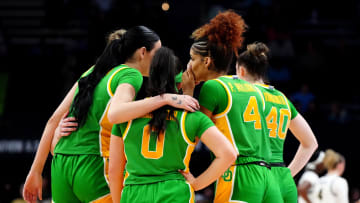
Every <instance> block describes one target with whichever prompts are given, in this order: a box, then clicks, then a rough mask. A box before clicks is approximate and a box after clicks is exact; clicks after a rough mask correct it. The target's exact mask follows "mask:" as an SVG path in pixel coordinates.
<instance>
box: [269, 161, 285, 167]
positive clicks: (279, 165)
mask: <svg viewBox="0 0 360 203" xmlns="http://www.w3.org/2000/svg"><path fill="white" fill-rule="evenodd" d="M270 166H271V167H286V165H285V163H284V162H273V163H270Z"/></svg>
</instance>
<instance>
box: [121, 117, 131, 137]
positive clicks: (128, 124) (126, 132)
mask: <svg viewBox="0 0 360 203" xmlns="http://www.w3.org/2000/svg"><path fill="white" fill-rule="evenodd" d="M131 124H132V120H130V121H129V122H128V123H127V125H126V128H125V132H124V134H123V140H124V142H125V139H126V136H127V135H128V133H129V129H130V126H131Z"/></svg>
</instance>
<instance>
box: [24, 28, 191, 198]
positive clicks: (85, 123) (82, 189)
mask: <svg viewBox="0 0 360 203" xmlns="http://www.w3.org/2000/svg"><path fill="white" fill-rule="evenodd" d="M160 46H161V42H160V39H159V37H158V36H157V34H156V33H155V32H153V31H152V30H150V29H149V28H146V27H144V26H136V27H133V28H131V29H130V30H129V31H127V32H126V33H125V34H124V35H123V36H122V37H120V38H115V39H114V40H112V41H111V42H110V43H108V45H107V47H106V48H105V50H104V52H103V54H102V55H101V56H100V57H99V59H98V60H97V62H96V64H95V66H94V67H93V68H91V69H89V71H87V72H86V73H84V74H83V76H82V77H81V79H80V80H79V81H78V82H77V83H76V84H75V85H74V86H73V88H72V89H71V90H70V92H69V93H68V94H67V96H66V97H65V99H64V101H63V102H62V103H61V104H60V106H59V107H58V109H57V110H56V111H55V113H54V115H53V116H52V118H51V119H50V120H49V122H48V124H47V126H46V128H45V131H44V134H43V137H42V140H41V142H40V145H39V148H38V151H37V155H36V157H35V160H34V163H33V165H32V168H31V170H30V172H29V175H28V177H27V180H26V182H25V186H24V192H23V195H24V199H25V200H27V201H29V202H35V201H36V199H37V197H39V199H41V189H42V184H41V181H42V178H41V173H42V170H43V167H44V164H45V161H46V158H47V155H48V153H49V149H50V145H51V142H52V140H54V139H53V135H54V131H55V129H56V127H57V126H58V124H59V122H60V120H61V118H62V116H63V115H64V114H66V112H68V111H69V110H70V107H71V111H70V117H71V116H74V117H76V121H77V122H78V124H79V126H80V127H78V130H77V131H76V132H75V133H74V135H71V136H68V137H66V138H64V139H60V141H59V143H58V144H57V145H56V147H55V151H54V153H55V155H54V158H53V162H52V196H53V198H54V201H55V202H79V201H81V202H90V201H95V200H99V201H105V202H106V201H111V197H110V194H109V193H110V190H109V187H108V185H107V179H106V172H107V169H106V168H107V157H108V154H109V152H108V148H109V146H108V145H109V139H110V131H111V129H112V124H111V123H110V122H109V120H108V117H107V116H106V115H107V114H108V112H110V111H108V109H109V101H110V98H112V97H113V98H116V99H113V100H117V101H118V100H120V101H118V102H117V103H118V104H120V105H121V103H124V104H125V103H126V105H124V106H127V107H128V109H131V108H130V107H131V106H130V107H129V105H132V102H131V101H132V100H133V99H134V98H135V95H136V93H137V91H138V90H139V88H140V86H141V83H142V74H145V75H146V74H148V70H149V67H150V61H151V59H152V56H153V55H154V53H155V51H156V50H157V49H158V48H159V47H160ZM120 64H124V65H120ZM119 65H120V66H119ZM74 97H75V99H74V101H73V98H74ZM172 97H173V95H169V94H164V95H162V96H156V97H153V98H151V99H149V100H147V101H140V104H141V105H142V106H144V108H143V109H141V108H140V109H137V111H133V112H135V113H138V114H142V115H143V114H145V113H147V112H150V111H151V110H153V109H156V108H159V107H161V106H163V105H167V104H169V105H173V106H176V107H182V108H186V109H188V110H190V111H194V108H196V107H195V106H196V102H197V101H195V100H194V99H193V98H191V97H186V96H181V98H180V97H177V98H176V100H175V99H172ZM92 98H95V99H92ZM96 98H98V99H96ZM179 101H182V103H181V104H179ZM189 103H191V105H192V106H190V105H189ZM137 104H138V103H137ZM135 105H136V104H135ZM116 110H120V111H121V110H122V109H121V108H117V109H116ZM141 111H142V112H141ZM122 115H123V116H124V117H121V116H120V119H124V120H126V119H128V120H129V119H132V117H131V116H132V114H126V113H124V114H122ZM117 118H119V117H117ZM55 140H56V139H55ZM71 162H75V164H74V163H71ZM70 163H71V166H72V167H66V166H68V165H69V164H70ZM77 167H79V168H77ZM64 169H66V170H64ZM75 171H77V172H76V174H75ZM69 177H71V179H72V180H74V181H70V182H69V181H68V180H69V179H68V178H69ZM89 191H92V192H91V193H89Z"/></svg>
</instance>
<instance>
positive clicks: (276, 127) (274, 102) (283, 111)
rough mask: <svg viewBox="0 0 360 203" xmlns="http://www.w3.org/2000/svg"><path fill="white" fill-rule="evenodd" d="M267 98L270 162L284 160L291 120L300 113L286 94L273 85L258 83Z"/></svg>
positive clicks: (266, 114)
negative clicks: (285, 144)
mask: <svg viewBox="0 0 360 203" xmlns="http://www.w3.org/2000/svg"><path fill="white" fill-rule="evenodd" d="M256 86H257V87H258V88H259V89H260V91H261V92H262V93H263V96H264V99H265V116H266V122H267V127H268V129H269V131H268V137H269V138H270V148H271V152H272V157H271V161H270V162H273V163H274V162H275V163H276V162H284V160H283V148H284V143H285V138H286V133H287V130H288V129H289V124H290V120H292V119H293V118H295V117H296V116H297V114H298V112H297V111H296V109H295V107H294V105H293V104H292V103H291V102H290V101H289V100H288V98H286V96H285V95H284V94H283V93H282V92H280V91H279V90H276V89H275V88H274V87H273V86H269V85H261V84H256Z"/></svg>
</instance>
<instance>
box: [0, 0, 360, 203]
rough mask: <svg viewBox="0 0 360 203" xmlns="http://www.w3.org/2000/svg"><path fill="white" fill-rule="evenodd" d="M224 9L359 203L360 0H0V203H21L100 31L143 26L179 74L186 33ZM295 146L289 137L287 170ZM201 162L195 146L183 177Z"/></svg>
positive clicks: (201, 195)
mask: <svg viewBox="0 0 360 203" xmlns="http://www.w3.org/2000/svg"><path fill="white" fill-rule="evenodd" d="M167 6H169V7H168V8H167ZM167 9H168V10H167ZM226 9H233V10H234V11H236V12H237V13H239V14H241V15H242V16H243V18H244V19H245V22H246V23H247V25H248V31H247V32H246V34H245V37H246V39H245V44H248V43H251V42H254V41H261V42H265V43H266V44H267V45H268V46H269V47H270V49H271V61H270V67H269V80H270V82H271V84H272V85H274V86H275V87H276V88H277V89H280V90H282V91H283V92H284V93H285V94H286V95H287V96H288V97H289V98H290V100H291V101H292V102H293V103H294V104H295V105H296V107H297V109H298V110H299V111H300V112H301V113H302V115H303V116H304V117H305V118H306V119H307V121H308V122H309V124H310V125H311V127H312V129H313V131H314V133H315V135H316V137H317V139H318V143H319V149H321V150H326V149H329V148H331V149H334V150H335V151H338V152H340V153H341V154H343V155H344V156H345V158H346V169H345V173H344V175H343V177H344V178H346V179H347V181H348V183H349V196H350V199H354V200H355V199H358V198H359V196H357V195H359V188H360V174H359V172H360V164H359V162H360V153H359V152H360V150H359V139H358V136H360V134H359V128H358V125H359V122H360V93H359V89H358V87H359V85H358V80H359V77H358V72H359V71H358V70H359V58H360V51H359V50H360V49H359V48H360V35H359V33H360V32H359V30H360V1H359V0H348V1H347V0H344V1H325V0H318V1H310V0H302V1H299V0H294V1H286V0H207V1H206V0H167V1H163V0H131V1H130V0H121V1H120V0H0V162H1V163H2V164H1V173H0V202H12V201H13V200H14V199H17V198H20V190H21V185H22V184H23V183H24V181H25V178H26V175H27V173H28V171H29V169H30V166H31V163H32V161H33V158H34V155H35V151H36V149H37V145H38V142H39V140H40V138H41V135H42V131H43V129H44V127H45V124H46V122H47V120H48V119H49V117H50V116H51V114H52V113H53V112H54V111H55V109H56V107H57V106H58V105H59V104H60V102H61V101H62V99H63V97H64V96H65V94H66V92H67V91H68V90H69V89H70V87H71V86H72V85H73V84H74V82H76V80H77V79H78V78H79V77H80V75H81V73H83V72H84V71H85V70H87V69H88V68H89V67H90V66H91V65H92V64H93V63H94V62H95V60H96V58H97V56H99V55H100V53H101V51H102V50H103V48H104V46H105V36H106V35H107V34H108V33H109V32H111V31H113V30H115V29H119V28H129V27H131V26H134V25H146V26H148V27H150V28H152V29H153V30H154V31H155V32H157V33H158V34H159V36H160V38H161V40H162V44H163V45H165V46H168V47H170V48H172V49H173V50H174V51H175V53H176V54H177V55H178V56H179V57H180V59H181V61H182V63H183V66H184V69H185V67H186V64H187V62H188V60H189V49H190V46H191V43H192V40H191V39H190V35H191V33H192V31H193V30H194V29H195V28H197V27H199V26H200V25H202V24H204V23H206V22H208V20H209V19H210V18H212V17H213V16H215V15H216V14H217V12H218V11H221V10H226ZM244 47H245V48H246V46H244ZM233 73H234V72H233ZM198 89H199V88H197V89H196V90H197V92H196V94H195V97H197V95H198ZM298 144H299V143H298V142H297V140H296V139H295V138H294V136H292V135H291V133H290V132H288V137H287V141H286V145H285V155H284V158H285V161H286V163H287V164H289V163H290V161H291V159H292V157H293V156H294V154H295V152H296V150H297V147H298ZM50 162H51V156H49V158H48V161H47V163H46V167H45V169H44V178H45V181H44V191H43V196H44V199H47V201H43V202H49V199H50V198H51V195H50ZM209 163H210V156H209V153H208V151H206V148H205V147H202V146H199V147H198V148H197V149H196V150H195V152H194V154H193V156H192V160H191V162H190V169H191V171H192V172H193V174H194V175H198V174H200V172H202V171H203V170H204V169H205V168H206V167H207V166H208V164H209ZM301 174H302V173H300V174H298V175H297V176H296V177H295V181H296V182H297V181H298V179H299V177H300V176H301ZM211 195H212V188H211V187H209V188H207V189H205V190H202V191H199V192H197V202H206V201H203V200H202V199H205V197H207V196H210V197H211ZM356 196H357V197H356Z"/></svg>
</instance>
